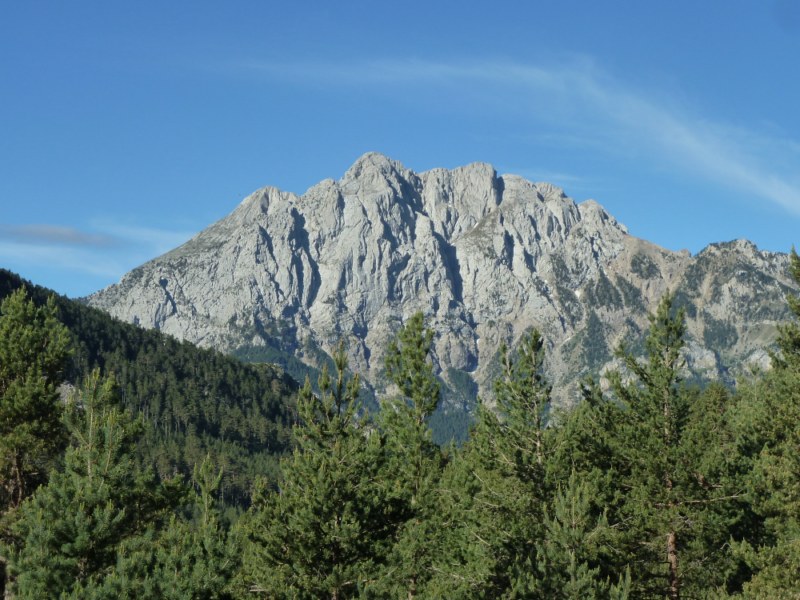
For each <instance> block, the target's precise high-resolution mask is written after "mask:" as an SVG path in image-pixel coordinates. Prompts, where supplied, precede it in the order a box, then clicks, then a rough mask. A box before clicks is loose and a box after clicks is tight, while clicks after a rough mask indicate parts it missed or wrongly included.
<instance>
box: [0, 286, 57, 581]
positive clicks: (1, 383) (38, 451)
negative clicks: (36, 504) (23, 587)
mask: <svg viewBox="0 0 800 600" xmlns="http://www.w3.org/2000/svg"><path fill="white" fill-rule="evenodd" d="M69 346H70V342H69V334H68V331H67V329H66V327H64V326H63V325H62V324H61V323H60V322H59V321H58V319H57V318H56V308H55V303H54V301H53V299H52V298H50V299H49V300H48V302H47V304H46V305H45V306H43V307H41V308H37V307H36V306H35V304H34V303H33V302H32V301H31V300H28V298H27V294H26V292H25V290H24V288H20V289H18V290H17V291H15V292H13V293H12V294H11V295H10V296H8V297H6V298H5V299H4V300H3V302H2V304H0V542H1V541H2V540H3V539H5V540H6V541H8V536H7V528H8V526H9V524H10V523H11V522H12V521H13V519H14V515H13V512H14V510H15V509H16V508H17V507H18V506H19V505H20V503H21V502H22V501H23V500H24V499H25V498H26V497H27V496H28V495H29V494H30V493H31V492H33V490H34V489H36V487H37V486H38V485H41V484H42V483H44V482H45V481H47V475H48V472H49V470H50V469H51V467H52V463H53V460H54V458H55V457H56V456H57V455H58V454H59V453H60V452H61V450H62V449H63V448H64V444H65V442H66V434H65V432H64V427H63V424H62V423H61V404H60V402H59V400H58V389H57V388H58V386H59V384H60V383H61V382H62V378H61V375H62V371H63V369H64V366H65V361H66V359H67V356H68V355H69ZM4 556H5V553H4V552H3V551H2V550H0V595H2V594H3V590H4V588H5V579H6V574H5V558H4Z"/></svg>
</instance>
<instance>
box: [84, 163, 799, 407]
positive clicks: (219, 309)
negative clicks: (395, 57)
mask: <svg viewBox="0 0 800 600" xmlns="http://www.w3.org/2000/svg"><path fill="white" fill-rule="evenodd" d="M790 289H792V283H791V279H790V277H789V276H788V257H787V256H786V255H784V254H776V253H769V252H762V251H759V250H758V249H757V248H756V247H755V246H754V245H753V244H751V243H749V242H746V241H735V242H730V243H724V244H713V245H711V246H709V247H707V248H706V249H705V250H703V251H702V252H700V253H699V254H698V255H696V256H691V255H690V254H689V253H688V252H685V251H684V252H672V251H669V250H666V249H664V248H661V247H659V246H656V245H654V244H651V243H649V242H646V241H644V240H641V239H638V238H635V237H633V236H631V235H629V234H628V232H627V230H626V228H625V227H624V226H623V225H621V224H620V223H618V222H617V221H616V220H615V219H614V217H613V216H611V215H609V214H608V213H607V212H606V211H605V210H604V209H603V207H602V206H600V205H599V204H598V203H597V202H594V201H592V200H588V201H586V202H582V203H580V204H576V203H575V202H574V201H573V200H572V199H570V198H568V197H567V196H566V195H565V194H564V192H563V191H562V190H561V189H560V188H558V187H556V186H554V185H551V184H549V183H533V182H530V181H527V180H525V179H523V178H521V177H517V176H514V175H504V176H498V174H497V173H496V172H495V170H494V169H493V168H492V167H491V166H490V165H488V164H484V163H474V164H471V165H467V166H465V167H461V168H458V169H453V170H445V169H434V170H432V171H427V172H424V173H419V174H418V173H415V172H413V171H410V170H408V169H406V168H405V167H403V165H401V164H400V163H398V162H396V161H393V160H390V159H388V158H386V157H385V156H382V155H380V154H375V153H370V154H366V155H364V156H362V157H361V158H359V159H358V160H357V161H356V163H355V164H354V165H353V166H352V167H350V169H349V170H348V171H347V172H346V173H345V174H344V176H343V177H342V178H341V179H340V180H338V181H334V180H330V179H327V180H324V181H322V182H320V183H319V184H317V185H315V186H314V187H312V188H311V189H309V190H308V191H307V192H306V193H305V194H303V195H301V196H298V195H296V194H292V193H287V192H282V191H280V190H278V189H275V188H272V187H267V188H264V189H261V190H259V191H257V192H255V193H254V194H252V195H250V196H248V197H247V198H245V199H244V200H243V201H242V203H241V204H240V205H239V206H238V207H237V208H236V209H235V210H234V211H233V212H232V213H231V214H230V215H229V216H227V217H226V218H224V219H222V220H221V221H219V222H217V223H215V224H213V225H211V226H210V227H208V228H207V229H205V230H204V231H202V232H200V233H199V234H197V235H196V236H195V237H194V238H193V239H191V240H190V241H188V242H187V243H185V244H184V245H182V246H180V247H179V248H176V249H175V250H172V251H171V252H168V253H167V254H165V255H163V256H160V257H158V258H156V259H155V260H152V261H150V262H148V263H146V264H144V265H142V266H140V267H138V268H136V269H134V270H133V271H131V272H130V273H128V274H127V275H125V276H124V277H123V278H122V280H121V281H120V282H119V283H118V284H116V285H113V286H110V287H108V288H106V289H104V290H101V291H99V292H97V293H96V294H94V295H92V296H91V297H89V298H88V301H89V303H90V304H92V305H94V306H97V307H99V308H102V309H104V310H106V311H108V312H109V313H111V314H112V315H114V316H116V317H118V318H120V319H122V320H124V321H129V322H135V323H138V324H139V325H141V326H143V327H155V328H158V329H160V330H162V331H164V332H166V333H169V334H172V335H174V336H175V337H177V338H181V339H185V340H188V341H191V342H194V343H197V344H199V345H201V346H214V347H217V348H220V349H222V350H227V351H234V350H236V349H240V348H242V347H258V346H260V345H264V344H269V343H275V340H278V342H279V343H280V345H281V346H282V347H283V348H284V349H285V350H288V351H290V352H292V353H294V355H295V356H297V357H298V358H299V359H300V360H302V361H305V362H307V363H310V364H315V363H318V362H319V360H320V357H322V356H324V353H331V352H332V351H333V350H334V349H335V348H336V347H337V345H338V344H339V342H340V341H344V343H345V344H346V346H347V349H348V353H349V355H350V364H351V367H352V368H353V369H354V370H356V371H358V372H360V373H361V374H362V376H363V377H365V378H366V380H367V381H368V382H371V384H372V385H373V386H374V387H376V388H378V389H380V388H381V387H382V386H383V385H384V382H383V380H382V371H383V355H384V351H385V348H386V344H387V341H388V340H389V339H390V337H391V336H392V335H393V333H394V332H395V331H396V330H397V329H398V327H399V326H400V325H401V324H402V323H403V322H404V321H405V320H406V319H407V318H408V317H409V316H411V315H412V314H413V313H414V312H416V311H419V310H421V311H423V312H424V313H425V315H426V317H427V323H428V325H429V326H430V327H431V328H433V329H434V331H435V332H436V336H435V339H434V350H433V360H434V363H435V365H436V367H437V369H439V370H440V374H441V375H442V377H443V379H444V381H445V382H446V383H447V384H448V385H450V386H451V387H453V388H454V389H455V388H458V390H461V391H462V392H464V393H466V394H467V395H469V394H470V393H472V394H473V395H474V388H472V386H466V388H470V389H473V392H465V391H464V390H465V389H466V388H465V385H464V382H465V381H467V382H468V381H469V379H471V380H472V381H474V382H475V383H476V384H477V389H478V390H479V393H480V394H481V395H482V396H483V397H486V398H490V397H491V381H492V379H493V377H495V376H496V374H497V372H498V351H499V348H500V346H501V345H502V344H503V343H506V344H508V345H509V346H512V347H513V345H514V343H515V342H516V341H517V340H518V339H519V337H520V336H521V335H522V334H523V333H525V332H526V331H527V330H529V329H530V328H533V327H536V328H538V329H539V330H540V331H541V332H542V333H543V334H544V337H545V339H546V341H547V351H548V354H547V356H548V358H547V369H548V375H549V378H550V380H551V381H552V382H553V384H554V389H555V391H556V397H557V399H558V400H559V401H561V402H565V403H568V402H571V401H574V400H575V399H576V397H577V385H576V384H577V381H579V380H580V379H581V378H582V377H583V376H584V375H586V374H590V373H593V374H601V373H602V372H604V370H606V369H607V368H609V367H610V366H613V365H614V358H613V349H614V348H615V347H616V346H617V345H618V344H619V343H620V342H622V341H625V342H626V343H627V344H628V345H629V346H630V347H631V348H633V349H634V350H636V348H637V347H639V348H640V347H641V340H642V338H643V333H644V332H645V331H646V329H647V325H648V321H647V314H648V311H652V310H653V309H654V308H655V305H656V303H657V302H658V300H659V298H660V297H661V296H662V295H663V294H664V293H665V292H667V291H668V290H671V291H675V292H677V299H678V303H679V304H680V305H682V306H684V307H685V308H686V311H687V318H688V321H687V323H688V331H689V343H688V345H687V357H686V358H687V366H688V368H689V369H690V370H691V371H692V372H693V373H695V374H697V375H702V376H710V377H726V378H730V377H732V376H733V374H735V373H737V372H739V371H741V370H744V369H747V368H749V365H754V366H755V365H761V366H763V364H764V363H765V353H764V351H763V349H764V348H765V346H768V345H769V344H771V343H772V342H773V341H774V337H775V332H776V330H775V326H776V324H777V323H778V322H779V321H781V320H783V319H785V318H786V315H787V311H786V306H785V299H784V295H785V293H786V291H787V290H790ZM465 375H466V376H467V378H466V379H465ZM458 390H456V391H458Z"/></svg>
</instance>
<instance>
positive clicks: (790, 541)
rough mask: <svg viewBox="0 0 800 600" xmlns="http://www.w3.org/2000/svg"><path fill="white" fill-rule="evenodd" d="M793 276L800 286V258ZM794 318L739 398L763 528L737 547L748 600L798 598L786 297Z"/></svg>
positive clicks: (797, 336) (796, 461)
mask: <svg viewBox="0 0 800 600" xmlns="http://www.w3.org/2000/svg"><path fill="white" fill-rule="evenodd" d="M791 274H792V276H793V277H794V279H795V281H797V282H800V257H798V256H797V254H796V253H795V252H794V249H793V250H792V254H791ZM788 302H789V308H790V310H791V312H792V314H793V319H792V321H790V322H789V323H787V324H785V325H783V326H782V327H781V328H780V329H779V331H780V334H779V337H778V348H779V353H778V354H775V355H774V356H773V364H774V368H773V370H772V371H770V372H768V373H767V374H766V375H765V376H764V377H763V379H762V380H760V381H757V382H755V383H754V384H752V385H750V386H748V387H746V388H745V389H744V391H743V393H742V395H741V401H740V406H739V411H740V414H741V418H740V420H739V422H738V425H739V433H740V436H741V437H740V446H741V450H742V454H743V455H744V456H746V457H749V458H750V459H751V460H752V470H751V471H750V472H749V473H747V478H746V480H745V481H746V484H747V487H748V491H749V493H750V500H751V502H752V508H753V510H754V511H755V513H756V514H757V515H758V516H759V517H760V518H761V523H762V527H763V529H762V530H760V531H759V530H756V533H757V534H758V535H755V536H753V535H750V536H748V538H747V539H745V540H744V541H743V542H742V543H741V544H740V545H739V547H738V550H739V552H740V554H741V556H742V557H743V558H744V559H745V560H746V561H747V564H748V566H749V567H750V568H751V569H752V570H753V572H754V576H753V577H752V579H751V580H750V581H749V582H748V583H747V584H746V585H745V586H744V592H745V594H744V595H745V597H748V598H797V597H798V596H800V580H799V579H798V578H797V573H798V571H800V429H798V425H797V424H798V423H800V325H798V317H800V300H798V298H797V297H796V296H793V295H790V296H789V297H788Z"/></svg>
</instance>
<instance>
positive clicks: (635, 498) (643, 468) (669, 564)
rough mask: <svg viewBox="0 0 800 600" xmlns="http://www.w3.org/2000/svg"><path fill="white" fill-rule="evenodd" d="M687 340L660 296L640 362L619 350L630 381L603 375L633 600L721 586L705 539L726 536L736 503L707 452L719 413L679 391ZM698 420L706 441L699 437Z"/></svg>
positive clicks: (722, 555)
mask: <svg viewBox="0 0 800 600" xmlns="http://www.w3.org/2000/svg"><path fill="white" fill-rule="evenodd" d="M684 335H685V324H684V314H683V311H682V310H677V311H676V310H675V309H674V307H673V298H672V297H671V296H669V295H667V296H665V297H664V298H663V299H662V300H661V302H660V303H659V305H658V309H657V310H656V313H655V314H653V315H651V316H650V330H649V333H648V336H647V339H646V359H645V360H644V361H643V362H642V361H640V360H638V359H637V358H636V357H634V356H633V355H632V354H630V353H628V352H626V351H625V349H624V348H621V349H620V350H618V356H619V357H620V358H621V359H622V360H623V361H624V364H625V366H626V369H627V378H623V375H622V374H621V373H620V372H614V373H612V374H611V375H610V382H611V387H612V390H613V392H614V395H615V397H616V400H615V401H614V402H616V404H613V403H612V404H611V405H610V406H609V407H608V408H607V409H605V410H607V411H608V412H609V413H610V414H612V415H613V418H611V419H608V420H607V421H606V426H607V427H608V431H607V432H606V434H605V442H606V444H607V453H608V454H609V455H610V461H611V464H612V465H613V467H614V469H615V471H616V473H615V476H616V477H617V478H618V481H617V483H616V485H617V488H618V489H620V490H624V491H625V494H624V497H617V498H616V499H615V505H614V506H613V507H611V508H612V510H613V518H614V519H615V520H616V522H617V523H619V525H620V526H622V524H623V523H624V532H625V537H626V538H627V544H626V548H627V550H626V552H627V553H628V554H629V560H630V561H631V566H632V575H633V578H634V580H633V586H634V588H633V589H634V593H636V594H637V596H643V597H649V596H653V597H667V598H670V599H677V598H679V597H680V595H681V594H682V593H683V591H687V592H690V593H694V592H695V591H696V590H697V589H698V588H702V589H707V588H708V587H709V583H710V582H713V581H715V580H716V579H718V578H719V574H718V573H716V571H718V570H722V567H721V566H720V565H721V564H724V563H725V562H726V561H727V560H728V558H729V550H728V549H727V543H726V542H725V541H722V542H721V544H722V545H721V546H720V547H717V548H714V547H706V546H705V545H704V544H703V540H705V541H708V540H717V541H719V540H725V539H726V538H728V537H729V536H730V531H731V530H730V527H731V523H732V521H735V520H736V514H737V506H736V503H737V502H738V501H739V499H740V497H741V495H742V490H736V489H733V488H731V487H730V486H729V485H728V482H727V481H726V478H725V472H726V470H725V469H726V467H725V465H724V464H722V463H721V462H720V460H719V459H720V457H719V456H716V457H715V456H714V455H713V454H712V453H709V452H707V451H706V450H705V446H706V445H707V444H708V443H709V442H713V441H714V436H717V435H719V436H720V437H719V438H717V439H720V440H722V439H723V434H722V433H721V432H722V431H724V428H725V414H724V411H721V412H718V413H716V414H714V413H708V412H707V411H705V410H698V408H699V407H698V406H694V405H696V404H697V402H698V398H697V394H694V393H690V391H689V390H688V389H687V388H686V387H685V386H684V385H683V383H682V377H683V369H684V366H685V365H684V358H683V354H682V348H683V345H684ZM703 419H705V421H704V423H705V424H704V425H703V426H702V428H701V429H703V430H706V428H710V431H709V430H706V433H705V435H706V436H707V437H706V439H703V438H702V435H698V427H699V425H698V423H700V422H701V421H702V420H703ZM725 568H728V567H725Z"/></svg>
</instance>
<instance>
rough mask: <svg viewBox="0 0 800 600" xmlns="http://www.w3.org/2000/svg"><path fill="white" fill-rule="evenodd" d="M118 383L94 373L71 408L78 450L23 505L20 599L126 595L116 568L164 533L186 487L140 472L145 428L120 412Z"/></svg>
mask: <svg viewBox="0 0 800 600" xmlns="http://www.w3.org/2000/svg"><path fill="white" fill-rule="evenodd" d="M113 387H114V386H113V382H112V381H111V380H105V381H101V380H100V377H99V374H98V373H97V372H95V373H94V375H93V376H92V377H90V378H89V379H88V380H87V382H86V384H85V385H84V387H83V389H82V390H81V393H80V394H79V395H77V396H75V397H74V398H73V399H72V401H71V402H70V403H69V404H68V410H67V414H66V420H67V423H68V428H69V430H70V432H71V434H72V439H73V445H71V446H70V447H69V448H68V449H67V452H66V456H65V458H64V470H63V471H58V472H55V473H54V474H53V475H52V476H51V478H50V481H49V482H48V484H47V485H45V486H42V487H40V488H39V489H38V490H37V491H36V492H35V493H34V494H33V496H31V497H30V498H29V499H28V500H26V501H25V502H24V503H23V504H22V505H21V506H20V508H19V519H18V520H17V522H16V523H15V524H14V526H13V531H14V533H15V535H16V537H17V540H18V545H17V547H16V551H15V552H14V553H13V554H12V556H11V560H10V561H9V562H10V567H11V569H12V572H13V574H14V575H16V585H15V589H14V594H15V597H18V598H56V597H64V598H109V597H123V596H124V594H123V593H122V590H120V589H117V588H116V587H115V584H116V581H117V580H118V578H117V577H116V576H115V570H116V567H117V563H118V560H119V558H120V556H121V555H123V554H124V553H125V551H126V547H127V546H128V545H129V544H131V543H133V542H134V541H135V540H136V539H137V538H138V537H139V536H147V535H148V531H149V530H153V529H157V528H158V527H159V526H160V525H161V524H162V523H163V522H164V521H165V520H166V519H167V518H168V515H169V514H170V513H171V512H172V510H173V509H174V507H175V506H176V504H177V503H178V502H179V500H180V495H181V494H180V492H181V488H180V487H179V486H177V485H176V484H171V485H164V484H161V483H160V482H158V481H157V480H156V478H155V476H154V475H153V474H152V473H151V472H141V471H138V470H137V469H136V468H135V461H134V458H133V457H134V450H135V445H136V443H137V441H138V440H139V439H140V435H141V431H142V427H141V424H140V423H139V422H137V421H134V420H133V419H132V418H130V417H129V416H128V415H127V414H126V413H124V412H122V411H120V410H119V409H118V408H116V400H115V398H114V389H113Z"/></svg>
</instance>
